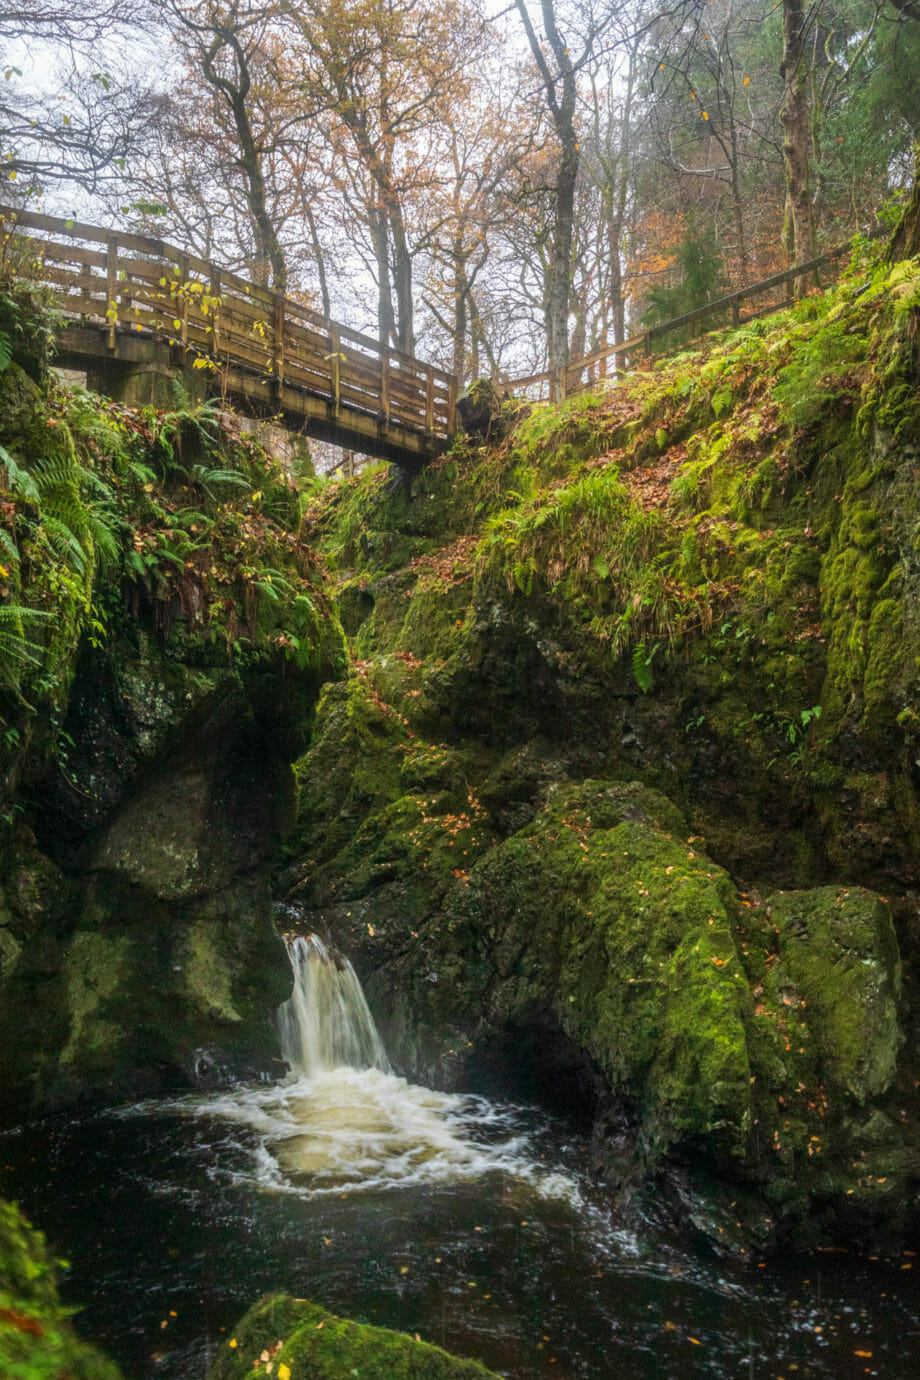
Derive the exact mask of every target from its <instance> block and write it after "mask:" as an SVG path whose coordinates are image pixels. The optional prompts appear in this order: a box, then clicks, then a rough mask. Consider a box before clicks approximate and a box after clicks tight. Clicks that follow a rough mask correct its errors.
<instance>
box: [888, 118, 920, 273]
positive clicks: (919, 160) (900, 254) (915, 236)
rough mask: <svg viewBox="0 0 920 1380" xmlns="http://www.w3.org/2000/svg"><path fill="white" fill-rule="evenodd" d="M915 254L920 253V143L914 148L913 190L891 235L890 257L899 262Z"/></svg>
mask: <svg viewBox="0 0 920 1380" xmlns="http://www.w3.org/2000/svg"><path fill="white" fill-rule="evenodd" d="M915 254H920V144H917V145H916V146H915V148H914V187H913V191H912V192H911V194H910V201H908V203H907V205H906V206H905V207H904V210H903V211H902V213H901V219H900V220H899V221H898V224H897V227H896V229H895V232H894V234H893V235H892V237H891V244H890V245H889V246H888V259H889V262H890V263H897V261H898V259H912V258H913V257H914V255H915Z"/></svg>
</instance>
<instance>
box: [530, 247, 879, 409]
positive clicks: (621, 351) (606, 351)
mask: <svg viewBox="0 0 920 1380" xmlns="http://www.w3.org/2000/svg"><path fill="white" fill-rule="evenodd" d="M888 233H889V229H888V226H885V225H877V226H874V227H873V229H871V230H870V231H868V233H867V238H868V239H870V240H875V239H880V238H881V237H882V236H883V235H887V234H888ZM851 244H852V242H851V241H849V240H848V241H847V242H846V243H845V244H838V245H835V246H834V248H833V249H828V250H826V251H825V253H823V254H819V255H817V257H815V258H814V259H808V260H807V261H806V262H805V263H801V264H794V265H793V267H792V268H786V269H784V270H783V271H782V272H781V273H771V275H770V276H769V278H761V279H760V280H759V281H758V282H756V283H750V284H749V285H748V286H747V287H743V288H738V289H737V290H736V291H735V292H731V293H729V294H728V295H727V296H726V297H719V298H716V299H714V300H713V301H712V302H707V303H706V304H705V305H704V306H702V307H694V309H693V311H687V312H684V313H683V314H682V315H681V316H675V317H673V318H672V319H671V320H670V321H663V322H662V323H661V324H660V325H657V326H649V328H648V329H647V330H646V331H643V333H642V334H641V335H634V336H632V337H631V338H630V339H629V340H623V341H621V342H620V344H619V345H601V346H599V347H598V348H597V349H596V350H592V352H591V353H590V354H588V355H584V356H583V358H581V359H577V360H574V361H573V362H572V363H570V364H568V365H567V366H566V392H569V391H570V390H569V388H568V379H569V377H570V376H577V375H578V374H580V373H582V372H583V371H584V370H585V369H588V368H590V367H591V365H593V364H599V363H600V361H601V360H606V359H615V358H616V357H617V356H618V355H629V354H634V353H635V352H636V351H638V350H643V351H645V352H646V353H649V347H650V345H651V342H652V341H653V340H659V339H661V337H662V336H666V335H670V334H671V332H672V331H677V330H681V329H682V328H683V327H684V326H690V325H693V324H694V323H695V322H697V321H702V320H704V318H705V317H707V316H712V315H715V313H716V312H720V311H728V310H731V311H732V314H733V317H734V324H735V325H740V324H742V323H741V318H740V313H739V307H740V304H741V303H742V302H743V301H745V300H746V299H747V298H749V297H757V296H759V295H760V293H762V292H769V291H770V289H771V288H775V287H781V286H782V285H783V284H784V283H790V282H793V281H794V280H795V279H796V278H803V277H806V276H807V275H808V274H809V273H815V272H816V271H817V270H818V269H819V268H823V267H825V265H827V264H829V263H831V262H832V261H833V260H834V259H838V258H840V256H841V255H842V254H846V253H847V252H848V251H849V249H850V248H851ZM781 305H785V304H781ZM776 310H778V308H777V307H776V306H775V305H771V306H769V307H765V308H764V309H763V311H759V312H758V311H755V312H751V314H750V315H749V316H747V317H746V318H745V320H747V321H753V320H755V319H756V318H757V317H758V316H766V315H768V314H769V313H770V312H773V311H776ZM552 379H553V371H552V370H551V369H544V370H543V372H542V373H539V374H527V375H526V376H525V377H524V378H519V379H511V380H509V381H508V382H507V383H506V384H505V387H507V388H510V389H511V390H512V391H513V390H514V389H517V388H529V387H532V386H533V385H534V384H535V383H551V382H552Z"/></svg>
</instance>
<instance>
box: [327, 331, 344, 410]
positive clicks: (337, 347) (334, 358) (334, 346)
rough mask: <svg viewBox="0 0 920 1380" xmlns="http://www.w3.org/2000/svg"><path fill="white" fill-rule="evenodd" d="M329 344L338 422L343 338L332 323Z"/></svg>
mask: <svg viewBox="0 0 920 1380" xmlns="http://www.w3.org/2000/svg"><path fill="white" fill-rule="evenodd" d="M329 344H330V346H331V350H332V352H331V354H330V356H329V363H330V366H331V373H332V416H333V420H335V421H338V417H339V408H340V407H341V404H342V338H341V335H340V334H339V328H338V326H336V325H334V324H332V323H330V326H329Z"/></svg>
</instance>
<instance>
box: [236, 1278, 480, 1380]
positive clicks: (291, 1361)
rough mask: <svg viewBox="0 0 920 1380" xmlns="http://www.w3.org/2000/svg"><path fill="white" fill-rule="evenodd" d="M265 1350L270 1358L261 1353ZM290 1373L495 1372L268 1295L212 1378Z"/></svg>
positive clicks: (433, 1376) (455, 1375) (367, 1378)
mask: <svg viewBox="0 0 920 1380" xmlns="http://www.w3.org/2000/svg"><path fill="white" fill-rule="evenodd" d="M265 1357H267V1358H268V1359H267V1360H266V1359H264V1358H265ZM285 1368H286V1371H287V1372H288V1373H289V1374H290V1376H291V1380H294V1378H295V1377H298V1380H299V1377H300V1376H307V1375H309V1376H310V1377H311V1380H351V1377H352V1376H358V1377H361V1380H378V1377H383V1376H386V1377H387V1380H475V1378H476V1377H487V1376H492V1375H494V1372H493V1371H490V1370H486V1368H485V1367H484V1366H482V1365H481V1364H480V1363H479V1362H478V1361H463V1360H460V1359H459V1358H458V1357H456V1356H450V1355H448V1353H447V1352H446V1351H442V1350H441V1348H440V1347H437V1346H432V1345H431V1344H430V1343H428V1342H423V1341H420V1340H417V1339H416V1338H413V1337H409V1336H407V1335H406V1334H405V1333H402V1332H391V1331H389V1330H388V1329H387V1328H383V1327H371V1326H369V1325H367V1324H366V1323H356V1322H349V1321H348V1320H347V1319H344V1318H338V1317H336V1316H335V1314H334V1313H329V1312H327V1311H326V1309H324V1308H320V1307H319V1305H318V1304H315V1303H310V1302H308V1301H307V1300H306V1299H292V1298H289V1297H287V1296H286V1295H283V1294H275V1295H270V1296H269V1297H267V1298H264V1299H262V1300H261V1302H259V1303H257V1304H256V1305H255V1306H254V1307H253V1308H251V1309H250V1310H249V1312H248V1313H247V1314H246V1316H245V1317H244V1318H243V1319H242V1320H241V1321H240V1322H239V1323H238V1324H237V1326H236V1327H235V1328H234V1329H233V1336H232V1337H231V1338H229V1339H228V1341H227V1342H226V1343H225V1344H224V1345H223V1346H222V1347H221V1350H220V1354H219V1356H218V1358H217V1360H216V1361H215V1363H214V1365H213V1366H212V1367H211V1370H210V1371H209V1372H208V1375H209V1380H236V1377H240V1380H242V1377H248V1376H253V1375H257V1374H258V1375H265V1374H266V1373H269V1372H270V1373H272V1374H274V1375H282V1376H283V1375H284V1374H285Z"/></svg>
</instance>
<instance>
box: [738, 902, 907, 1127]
mask: <svg viewBox="0 0 920 1380" xmlns="http://www.w3.org/2000/svg"><path fill="white" fill-rule="evenodd" d="M767 904H768V906H769V908H770V915H771V920H772V922H773V925H774V926H775V928H776V932H777V938H778V945H779V962H777V963H775V964H773V965H771V967H770V970H769V973H768V974H767V976H766V978H765V981H764V987H765V992H766V995H767V999H768V1000H770V999H771V998H772V999H773V1000H775V1001H776V1002H777V1003H781V1002H784V1001H785V1003H786V1004H790V1005H791V1004H793V1003H795V1004H801V1005H803V1006H804V1007H805V1009H806V1011H807V1012H808V1015H807V1022H808V1026H809V1029H810V1031H811V1033H812V1037H813V1039H814V1040H815V1041H816V1042H817V1047H818V1048H817V1057H818V1058H819V1059H820V1062H821V1067H822V1069H823V1071H824V1074H825V1078H826V1081H827V1083H828V1085H829V1086H831V1087H834V1088H836V1089H838V1090H839V1091H840V1092H846V1093H848V1094H849V1095H850V1096H851V1097H852V1098H854V1099H855V1100H856V1101H857V1102H859V1103H863V1102H865V1101H866V1100H867V1098H870V1097H874V1096H877V1095H879V1094H880V1093H884V1092H886V1091H887V1089H888V1088H889V1087H890V1086H891V1083H892V1080H893V1078H894V1074H895V1067H896V1064H897V1057H898V1047H899V1044H900V1033H899V1027H898V1011H897V1001H898V997H899V995H900V988H901V958H900V954H899V952H898V942H897V939H896V937H895V932H894V926H893V924H892V921H891V914H890V912H889V910H888V907H887V906H885V905H884V904H883V903H882V902H881V900H880V899H879V897H878V896H876V895H875V894H874V893H873V892H869V891H866V890H864V889H863V888H861V887H852V888H851V887H841V888H838V887H829V886H828V887H818V888H816V889H815V890H813V891H807V892H779V893H777V894H776V895H775V896H771V897H770V900H769V901H768V903H767Z"/></svg>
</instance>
